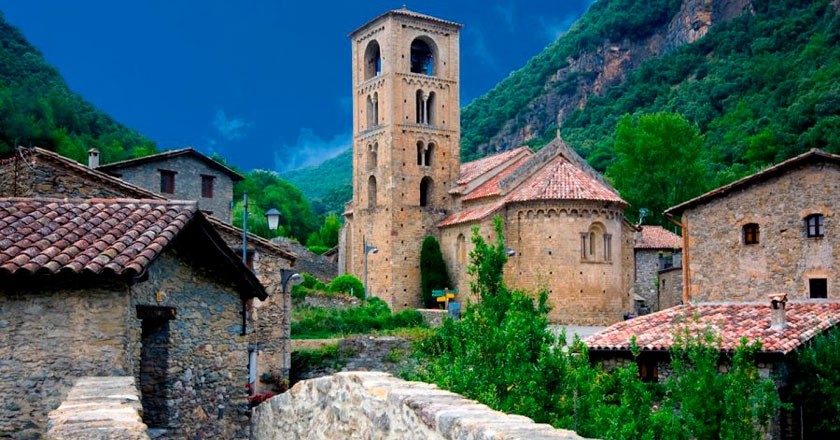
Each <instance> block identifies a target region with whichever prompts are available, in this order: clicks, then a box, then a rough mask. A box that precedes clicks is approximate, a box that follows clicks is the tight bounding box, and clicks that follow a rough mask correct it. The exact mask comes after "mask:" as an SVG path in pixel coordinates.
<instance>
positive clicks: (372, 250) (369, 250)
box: [365, 242, 379, 299]
mask: <svg viewBox="0 0 840 440" xmlns="http://www.w3.org/2000/svg"><path fill="white" fill-rule="evenodd" d="M377 252H379V248H378V247H376V246H374V245H372V244H367V242H365V299H367V296H368V278H367V260H368V254H369V253H374V254H375V253H377Z"/></svg>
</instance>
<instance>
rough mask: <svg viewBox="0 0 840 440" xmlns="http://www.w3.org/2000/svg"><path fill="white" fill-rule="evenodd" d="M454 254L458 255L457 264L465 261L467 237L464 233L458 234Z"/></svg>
mask: <svg viewBox="0 0 840 440" xmlns="http://www.w3.org/2000/svg"><path fill="white" fill-rule="evenodd" d="M456 255H458V264H466V263H467V239H466V237H464V234H458V250H457V252H456Z"/></svg>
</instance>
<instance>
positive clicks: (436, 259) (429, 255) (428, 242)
mask: <svg viewBox="0 0 840 440" xmlns="http://www.w3.org/2000/svg"><path fill="white" fill-rule="evenodd" d="M449 287H452V280H450V278H449V271H447V270H446V262H445V261H443V254H442V253H441V251H440V243H438V241H437V239H436V238H435V237H432V236H428V237H426V239H424V240H423V247H422V248H421V249H420V290H421V291H422V292H423V304H425V305H426V307H428V308H432V307H435V305H436V303H435V298H434V297H432V290H435V289H444V288H449Z"/></svg>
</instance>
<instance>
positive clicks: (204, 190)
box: [201, 174, 216, 199]
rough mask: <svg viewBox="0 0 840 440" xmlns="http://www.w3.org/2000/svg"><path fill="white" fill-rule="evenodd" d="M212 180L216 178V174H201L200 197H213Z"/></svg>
mask: <svg viewBox="0 0 840 440" xmlns="http://www.w3.org/2000/svg"><path fill="white" fill-rule="evenodd" d="M214 180H216V176H207V175H204V174H202V175H201V197H204V198H205V199H212V198H213V181H214Z"/></svg>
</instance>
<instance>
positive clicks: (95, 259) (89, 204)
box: [0, 198, 198, 276]
mask: <svg viewBox="0 0 840 440" xmlns="http://www.w3.org/2000/svg"><path fill="white" fill-rule="evenodd" d="M197 211H198V208H197V205H196V203H195V202H183V201H161V200H128V199H88V200H72V201H68V200H59V199H29V198H0V274H9V275H16V274H22V273H28V274H36V273H39V274H41V273H53V274H54V273H59V272H61V273H67V272H70V273H82V272H84V273H93V274H100V273H111V274H116V275H128V276H131V275H135V274H138V273H140V272H142V271H143V270H144V269H145V268H146V267H147V266H148V264H149V263H150V262H152V261H154V259H155V258H156V257H157V256H158V255H159V254H160V253H161V252H162V251H163V250H164V249H165V248H166V247H167V245H168V244H169V243H170V242H171V241H172V239H173V238H175V236H176V235H178V233H179V232H180V231H181V230H182V229H183V228H184V227H185V226H186V225H187V224H188V223H189V222H190V220H191V219H192V218H193V216H194V215H195V214H196V212H197Z"/></svg>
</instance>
